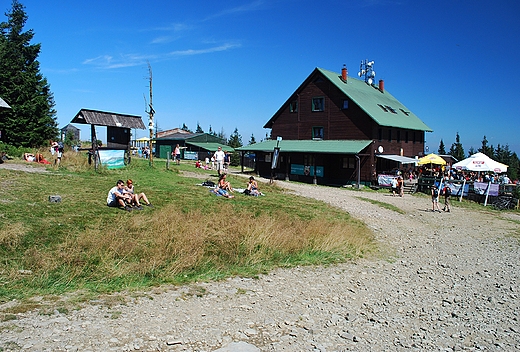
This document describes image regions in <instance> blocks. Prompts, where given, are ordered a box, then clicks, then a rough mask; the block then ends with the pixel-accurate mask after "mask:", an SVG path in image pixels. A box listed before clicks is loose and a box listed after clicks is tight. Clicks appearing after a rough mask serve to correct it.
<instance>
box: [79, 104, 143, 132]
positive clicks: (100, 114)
mask: <svg viewBox="0 0 520 352" xmlns="http://www.w3.org/2000/svg"><path fill="white" fill-rule="evenodd" d="M71 123H80V124H87V125H96V126H109V127H124V128H137V129H141V130H144V129H145V126H144V123H143V120H142V119H141V116H136V115H127V114H119V113H115V112H107V111H99V110H90V109H81V110H80V111H79V112H78V113H77V114H76V116H75V117H74V118H73V119H72V121H71Z"/></svg>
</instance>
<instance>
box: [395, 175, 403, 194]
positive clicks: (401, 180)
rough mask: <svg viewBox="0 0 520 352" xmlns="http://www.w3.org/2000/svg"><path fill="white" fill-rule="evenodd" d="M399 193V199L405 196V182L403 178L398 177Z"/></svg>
mask: <svg viewBox="0 0 520 352" xmlns="http://www.w3.org/2000/svg"><path fill="white" fill-rule="evenodd" d="M397 191H398V192H399V197H402V196H403V195H404V180H403V178H402V177H401V176H397Z"/></svg>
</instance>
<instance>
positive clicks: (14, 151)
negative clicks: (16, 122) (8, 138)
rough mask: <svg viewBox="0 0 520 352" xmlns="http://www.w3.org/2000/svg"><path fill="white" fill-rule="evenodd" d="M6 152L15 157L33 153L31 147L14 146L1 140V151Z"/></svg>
mask: <svg viewBox="0 0 520 352" xmlns="http://www.w3.org/2000/svg"><path fill="white" fill-rule="evenodd" d="M2 152H5V153H6V154H7V155H9V156H10V157H13V158H21V157H22V155H23V153H31V152H32V151H31V149H30V148H24V147H14V146H12V145H10V144H5V143H4V142H0V153H2Z"/></svg>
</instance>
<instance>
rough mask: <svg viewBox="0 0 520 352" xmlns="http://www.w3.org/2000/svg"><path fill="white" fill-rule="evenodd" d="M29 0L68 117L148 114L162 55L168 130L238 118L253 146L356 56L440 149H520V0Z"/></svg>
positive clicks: (44, 64)
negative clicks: (290, 102)
mask: <svg viewBox="0 0 520 352" xmlns="http://www.w3.org/2000/svg"><path fill="white" fill-rule="evenodd" d="M20 2H21V3H22V4H23V5H24V6H25V7H26V12H27V14H28V16H29V20H28V22H27V26H26V28H25V29H26V30H27V29H33V30H34V32H35V38H34V42H37V43H41V44H42V50H41V54H40V57H39V60H40V64H41V72H42V74H43V75H44V76H45V77H46V78H47V79H48V81H49V83H50V85H51V91H52V92H53V94H54V99H55V102H56V109H57V112H58V113H57V117H58V122H59V126H60V127H63V126H64V125H66V124H67V123H69V122H70V121H71V120H72V118H73V117H74V116H75V115H76V113H77V112H78V111H79V110H80V109H81V108H90V109H99V110H106V111H113V112H120V113H128V114H135V115H141V116H142V117H143V121H144V122H145V125H148V120H147V115H146V114H145V112H144V110H145V97H146V99H148V95H149V88H148V67H147V62H149V63H150V65H151V67H152V70H153V103H154V109H155V111H156V115H155V116H156V119H157V123H158V127H159V129H163V130H165V129H170V128H175V127H181V126H182V124H183V123H185V124H186V125H187V126H188V127H189V128H190V129H192V130H195V128H196V126H197V123H199V124H200V126H201V127H202V128H203V130H204V131H206V132H207V131H208V130H209V127H210V126H211V127H212V129H213V130H215V131H217V132H218V131H221V130H222V129H223V130H224V133H225V134H226V136H227V137H229V135H230V134H231V133H232V132H233V130H234V129H235V128H238V132H239V133H240V134H241V136H242V140H243V142H244V144H247V142H248V141H249V139H250V136H251V134H254V136H255V138H256V140H257V141H260V140H261V139H263V138H265V135H266V133H267V132H269V130H266V129H264V128H263V125H264V124H265V123H266V122H267V121H268V120H269V119H270V118H271V116H272V115H273V114H274V113H275V112H276V111H277V110H278V108H279V107H280V106H281V105H282V104H283V103H284V102H285V100H286V99H287V98H288V97H289V95H290V94H292V93H293V92H294V91H295V90H296V88H297V87H298V86H299V85H300V84H301V83H302V82H303V80H304V79H305V78H306V77H307V76H308V75H309V74H310V73H311V72H312V71H313V70H314V68H315V67H320V68H324V69H327V70H332V71H336V72H338V73H339V72H340V71H341V67H342V66H343V64H346V65H347V68H348V70H349V75H350V76H354V75H356V74H357V72H358V70H359V64H360V62H361V60H364V59H369V60H374V61H375V65H374V68H375V71H376V74H377V75H376V80H378V79H383V80H384V81H385V89H386V90H388V91H389V92H390V93H391V94H392V95H393V96H394V97H396V98H397V99H398V100H400V101H401V102H402V103H403V104H404V105H405V106H407V107H408V108H409V109H410V110H411V111H413V112H414V113H415V114H416V115H417V116H419V117H420V118H421V119H422V120H423V121H424V122H425V123H426V124H427V125H428V126H429V127H431V128H432V129H433V130H434V132H433V133H427V134H426V142H427V143H426V144H427V145H428V147H429V149H430V151H434V152H436V151H437V149H438V146H439V142H440V140H441V139H443V141H444V143H445V145H446V148H447V149H449V147H450V146H451V144H452V143H453V142H454V141H455V135H456V133H457V132H459V134H460V137H461V142H462V144H463V146H464V149H465V151H466V152H467V151H468V149H469V148H470V147H471V146H473V147H474V148H475V149H477V148H478V147H480V145H481V141H482V138H483V136H484V135H485V136H486V137H487V139H488V141H489V143H490V144H492V145H494V146H496V145H497V144H501V145H505V144H508V145H509V146H510V148H511V149H512V150H514V151H516V152H517V153H518V154H520V141H519V139H520V138H519V136H518V131H519V130H520V119H519V117H520V104H519V100H520V99H519V97H520V68H519V64H518V63H519V62H520V39H519V38H520V21H518V18H517V17H518V14H519V13H520V2H518V1H516V0H499V1H483V0H473V1H469V0H465V1H458V0H450V1H445V0H440V1H421V0H395V1H394V0H349V1H322V2H317V1H306V0H252V1H234V0H230V1H226V2H220V1H218V2H217V1H198V0H192V1H166V0H164V1H153V0H152V1H148V2H145V1H135V0H128V1H124V2H123V1H98V0H91V1H86V2H76V1H55V0H49V1H41V0H20ZM2 3H3V7H4V8H3V9H2V10H3V12H7V11H9V10H10V7H11V4H10V1H4V2H2ZM5 20H6V18H5V16H4V17H3V18H2V19H1V21H5ZM78 127H79V126H78ZM98 133H99V132H98ZM103 133H104V132H103ZM147 134H148V131H147V130H138V131H137V137H142V136H145V135H147ZM81 138H82V139H89V129H88V128H82V136H81ZM102 139H103V138H102Z"/></svg>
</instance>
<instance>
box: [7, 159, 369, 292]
mask: <svg viewBox="0 0 520 352" xmlns="http://www.w3.org/2000/svg"><path fill="white" fill-rule="evenodd" d="M49 154H50V153H49ZM86 160H87V158H86V156H85V153H74V152H68V153H66V154H65V157H64V159H63V162H62V165H61V167H59V168H56V169H55V171H53V172H50V173H46V174H39V175H32V174H25V173H17V174H15V173H14V172H9V171H6V172H3V173H0V184H5V185H7V184H8V185H9V187H8V188H9V191H8V192H6V193H5V194H4V195H3V198H4V199H5V200H6V202H4V203H1V202H0V216H1V217H2V218H3V220H5V221H4V222H3V223H2V224H0V254H1V255H2V257H3V258H4V260H3V261H2V262H1V263H0V302H2V301H3V302H6V301H8V300H11V299H13V298H17V299H24V298H27V297H31V296H47V295H60V294H64V293H69V292H72V291H85V292H87V293H88V292H90V293H96V294H99V293H110V292H115V291H123V290H133V289H137V290H140V289H146V288H149V287H150V286H157V285H161V284H165V283H174V284H177V283H186V282H196V281H199V280H212V279H222V278H225V277H228V276H230V275H242V276H255V275H257V274H258V273H262V272H267V271H268V270H270V269H272V268H275V267H280V266H293V265H311V264H328V263H334V262H340V261H345V260H349V259H350V258H356V257H359V256H363V255H365V254H366V253H368V252H372V251H373V250H374V247H375V244H374V241H373V237H372V234H371V233H370V231H369V230H368V229H367V228H366V227H365V226H364V225H363V224H361V223H359V222H357V221H355V220H353V219H351V218H350V217H349V216H348V214H346V213H344V212H342V211H340V210H339V209H335V208H331V207H329V206H327V205H325V204H324V203H321V202H316V201H312V200H309V199H304V198H299V197H295V196H292V195H288V194H286V193H284V192H283V190H281V189H279V188H278V187H275V186H267V185H263V186H262V190H263V191H265V192H266V193H267V196H265V197H258V198H257V197H248V196H245V195H240V194H237V195H236V197H235V198H234V199H231V200H228V199H223V198H222V197H215V196H214V195H211V194H210V193H209V192H208V190H207V189H206V188H202V187H200V186H199V187H198V186H195V184H196V183H197V182H198V181H197V180H194V179H191V178H185V177H181V176H180V175H179V172H178V170H166V169H165V168H160V166H159V167H156V168H154V169H151V168H150V167H149V166H148V164H147V161H145V160H137V161H136V162H134V161H132V164H131V166H129V167H127V168H125V169H124V170H101V171H100V172H97V173H96V172H93V171H92V170H91V169H90V168H88V167H86V166H85V165H88V164H86ZM156 164H158V165H160V161H156ZM84 167H85V168H86V171H74V172H71V170H76V169H77V170H81V169H82V168H84ZM181 167H182V166H181ZM186 168H187V169H186V170H192V168H189V166H186ZM14 175H16V178H15V179H13V176H14ZM206 176H207V177H211V175H210V174H206ZM119 178H123V179H124V178H132V179H134V180H138V181H137V182H138V183H137V184H136V186H137V187H138V189H139V190H143V191H144V192H146V194H147V195H148V197H149V198H150V199H151V200H152V202H153V203H154V205H155V207H154V208H146V209H144V210H143V211H141V212H139V211H133V212H132V213H127V212H123V211H121V210H118V209H109V208H107V207H106V205H105V199H106V194H107V192H108V189H109V188H110V187H112V186H113V185H114V182H115V180H117V179H119ZM13 180H15V182H14V183H13V182H11V181H13ZM9 182H10V183H9ZM241 182H243V179H238V178H237V179H232V183H233V184H234V185H237V186H238V185H240V183H241ZM28 189H30V190H31V192H23V190H28ZM3 190H4V191H5V190H6V188H4V189H3ZM49 194H59V195H61V196H62V199H63V200H62V202H61V203H49V201H48V195H49ZM15 195H16V196H15ZM7 202H8V203H7Z"/></svg>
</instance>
